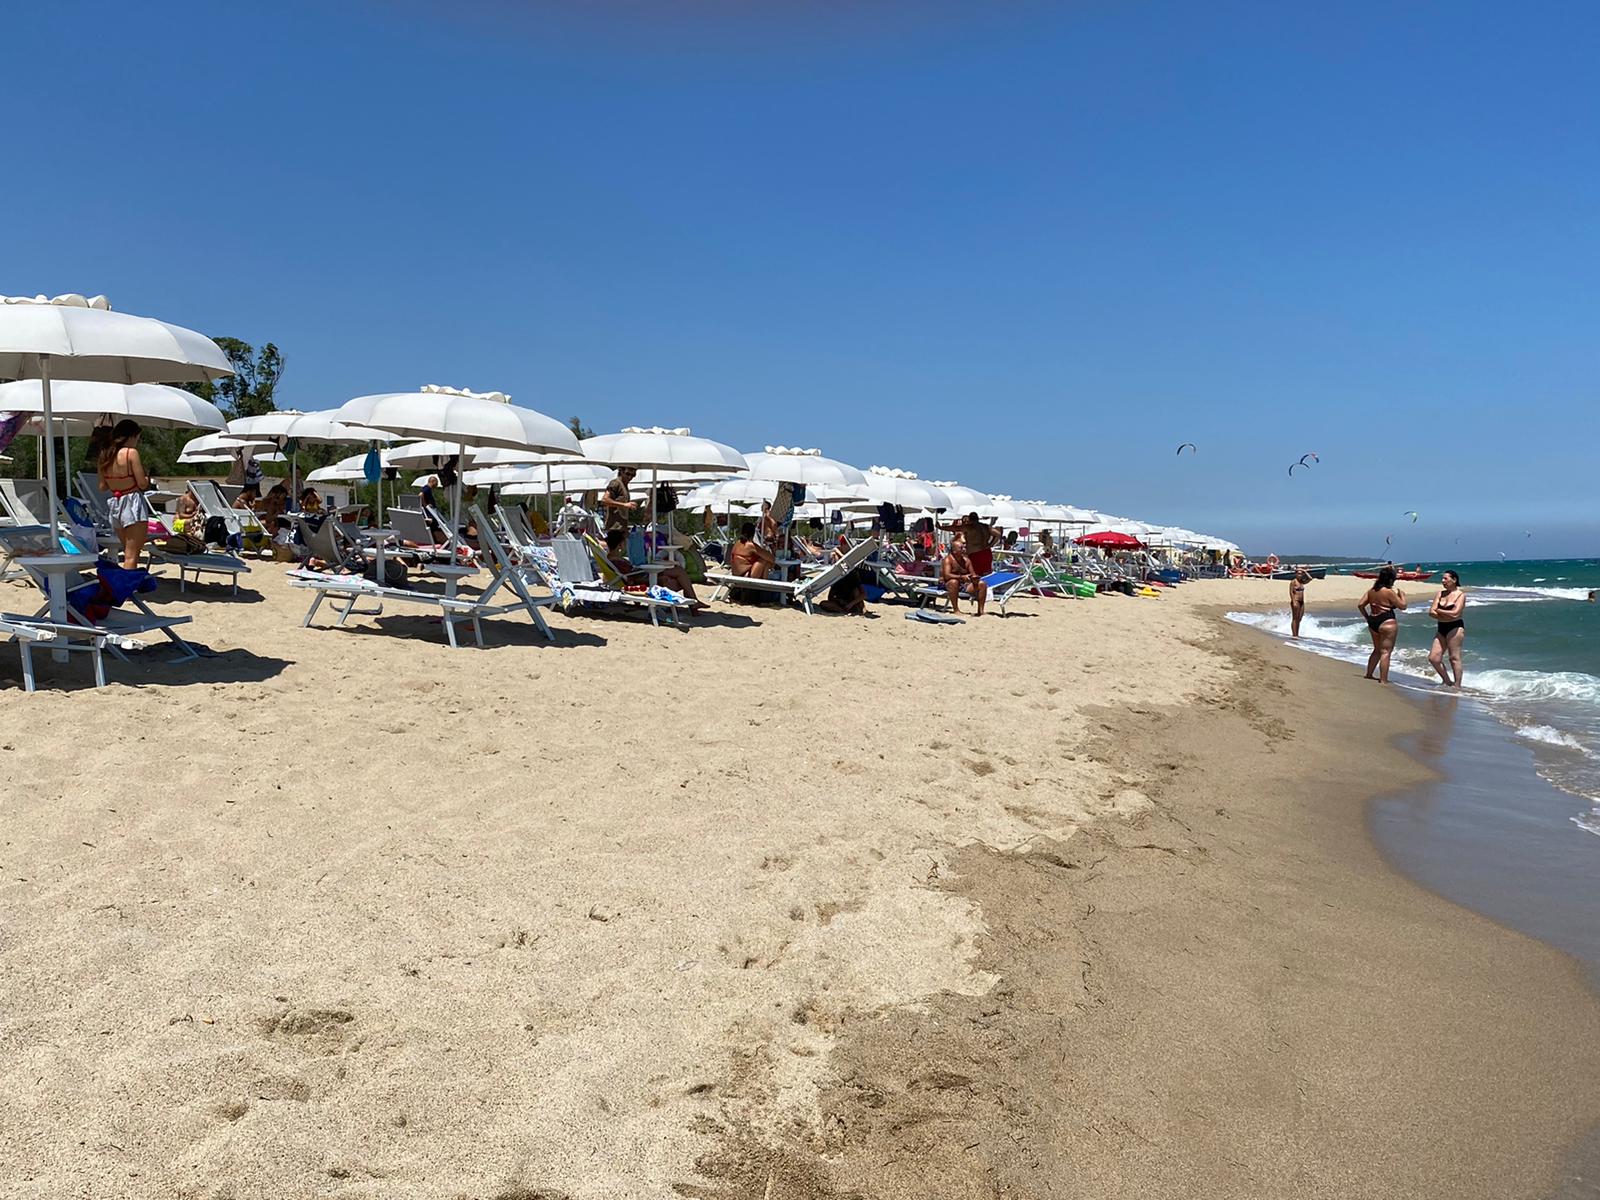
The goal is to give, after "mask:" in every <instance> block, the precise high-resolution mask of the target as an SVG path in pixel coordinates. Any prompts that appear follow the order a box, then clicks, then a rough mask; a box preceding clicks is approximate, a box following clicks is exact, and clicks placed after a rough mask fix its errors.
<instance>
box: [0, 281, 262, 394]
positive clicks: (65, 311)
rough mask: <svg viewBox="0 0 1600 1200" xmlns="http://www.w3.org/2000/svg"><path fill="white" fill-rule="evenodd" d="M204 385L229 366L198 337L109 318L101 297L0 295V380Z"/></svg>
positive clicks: (156, 324)
mask: <svg viewBox="0 0 1600 1200" xmlns="http://www.w3.org/2000/svg"><path fill="white" fill-rule="evenodd" d="M41 358H44V359H48V366H49V375H50V378H51V379H86V380H100V381H104V382H108V383H205V382H208V381H210V380H213V379H220V378H222V376H224V375H231V374H233V364H232V363H230V362H229V361H228V356H227V355H226V354H224V353H223V352H222V350H221V348H220V347H219V346H218V345H217V344H216V343H215V342H213V341H212V340H211V339H210V338H208V337H206V336H205V335H204V334H201V333H196V332H195V331H194V330H192V329H185V328H183V327H182V326H181V325H169V324H167V323H166V322H165V321H157V320H155V319H154V318H152V317H137V316H134V315H133V314H132V313H120V312H113V311H112V310H111V306H110V305H109V304H108V303H107V302H106V298H105V297H104V296H95V297H94V298H92V299H85V298H84V297H83V296H80V295H77V294H75V293H74V294H68V295H64V296H57V297H55V298H54V299H49V298H47V297H44V296H0V379H38V378H40V377H41V376H42V374H43V372H42V371H41V369H40V368H41V362H40V360H41Z"/></svg>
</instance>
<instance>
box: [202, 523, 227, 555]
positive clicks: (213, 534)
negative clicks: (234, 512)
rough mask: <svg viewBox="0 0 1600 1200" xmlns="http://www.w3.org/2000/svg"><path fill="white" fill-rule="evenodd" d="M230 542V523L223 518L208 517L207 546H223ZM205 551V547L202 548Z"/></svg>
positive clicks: (206, 528) (206, 529)
mask: <svg viewBox="0 0 1600 1200" xmlns="http://www.w3.org/2000/svg"><path fill="white" fill-rule="evenodd" d="M227 541H228V522H227V521H226V520H224V519H223V518H222V517H207V518H206V527H205V545H207V546H213V545H215V546H222V545H226V544H227ZM202 549H204V547H202Z"/></svg>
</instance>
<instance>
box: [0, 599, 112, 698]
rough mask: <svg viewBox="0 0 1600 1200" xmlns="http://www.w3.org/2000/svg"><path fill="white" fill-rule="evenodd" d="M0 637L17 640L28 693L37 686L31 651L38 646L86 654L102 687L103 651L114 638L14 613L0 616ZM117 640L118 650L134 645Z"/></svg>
mask: <svg viewBox="0 0 1600 1200" xmlns="http://www.w3.org/2000/svg"><path fill="white" fill-rule="evenodd" d="M0 637H10V638H12V639H13V640H15V641H16V643H17V649H18V650H20V651H21V653H22V688H23V690H24V691H27V692H31V691H33V690H34V689H35V687H36V684H35V682H34V674H33V650H34V647H35V646H36V645H38V644H40V643H44V644H46V645H47V646H49V648H50V649H52V650H57V649H59V650H66V651H69V652H70V651H78V652H80V653H87V654H88V655H89V656H90V658H91V659H92V660H93V662H94V685H95V687H105V685H106V662H105V655H104V653H103V651H104V650H105V648H106V646H107V644H108V642H109V641H110V640H111V639H113V638H117V635H114V634H111V633H108V632H107V631H105V630H101V629H85V628H84V627H83V626H81V625H57V624H54V623H53V622H50V621H42V620H39V619H37V618H34V617H24V616H21V615H19V614H17V613H0ZM117 641H118V643H119V648H121V647H131V646H135V645H137V643H135V642H132V641H131V640H130V639H128V638H117Z"/></svg>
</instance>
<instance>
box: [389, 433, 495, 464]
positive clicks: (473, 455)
mask: <svg viewBox="0 0 1600 1200" xmlns="http://www.w3.org/2000/svg"><path fill="white" fill-rule="evenodd" d="M482 453H484V452H483V451H481V450H479V449H478V447H476V446H461V445H459V444H457V443H455V442H444V441H440V440H439V439H438V438H427V439H425V440H423V441H420V442H402V443H401V444H400V445H398V446H390V447H388V449H386V450H384V452H383V465H384V466H386V467H397V468H398V469H400V470H402V471H425V470H437V469H438V468H439V467H440V466H442V465H443V464H444V463H445V462H446V461H447V460H449V459H452V458H454V459H457V460H458V461H457V462H456V466H457V468H459V469H461V470H466V469H467V468H468V467H475V466H477V465H478V456H479V455H480V454H482Z"/></svg>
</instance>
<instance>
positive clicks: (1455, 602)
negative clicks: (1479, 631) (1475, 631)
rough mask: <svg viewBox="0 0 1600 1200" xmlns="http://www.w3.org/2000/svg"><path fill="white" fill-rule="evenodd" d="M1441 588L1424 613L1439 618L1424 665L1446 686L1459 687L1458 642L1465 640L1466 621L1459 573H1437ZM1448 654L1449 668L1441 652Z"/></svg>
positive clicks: (1465, 600)
mask: <svg viewBox="0 0 1600 1200" xmlns="http://www.w3.org/2000/svg"><path fill="white" fill-rule="evenodd" d="M1441 578H1442V580H1443V583H1444V588H1443V590H1442V591H1441V592H1440V593H1439V594H1438V595H1437V596H1435V597H1434V598H1433V604H1432V605H1431V606H1430V607H1429V609H1428V615H1429V616H1430V617H1432V618H1433V619H1434V620H1435V621H1437V622H1439V632H1438V633H1436V634H1434V635H1433V646H1432V648H1431V649H1429V651H1428V665H1429V666H1431V667H1432V668H1433V669H1434V670H1435V671H1437V672H1438V674H1439V678H1440V679H1442V680H1444V682H1445V686H1446V687H1452V688H1455V689H1456V690H1457V691H1460V690H1461V643H1462V642H1464V641H1466V640H1467V623H1466V621H1465V620H1464V619H1463V618H1462V614H1463V613H1464V612H1465V611H1466V607H1467V594H1466V593H1465V592H1463V591H1462V590H1461V577H1460V576H1459V575H1457V574H1456V573H1455V572H1454V571H1446V572H1445V573H1444V575H1443V576H1441ZM1446 655H1449V658H1450V667H1451V670H1453V671H1454V672H1455V678H1454V679H1452V678H1450V672H1449V671H1446V670H1445V669H1444V660H1445V656H1446Z"/></svg>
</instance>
